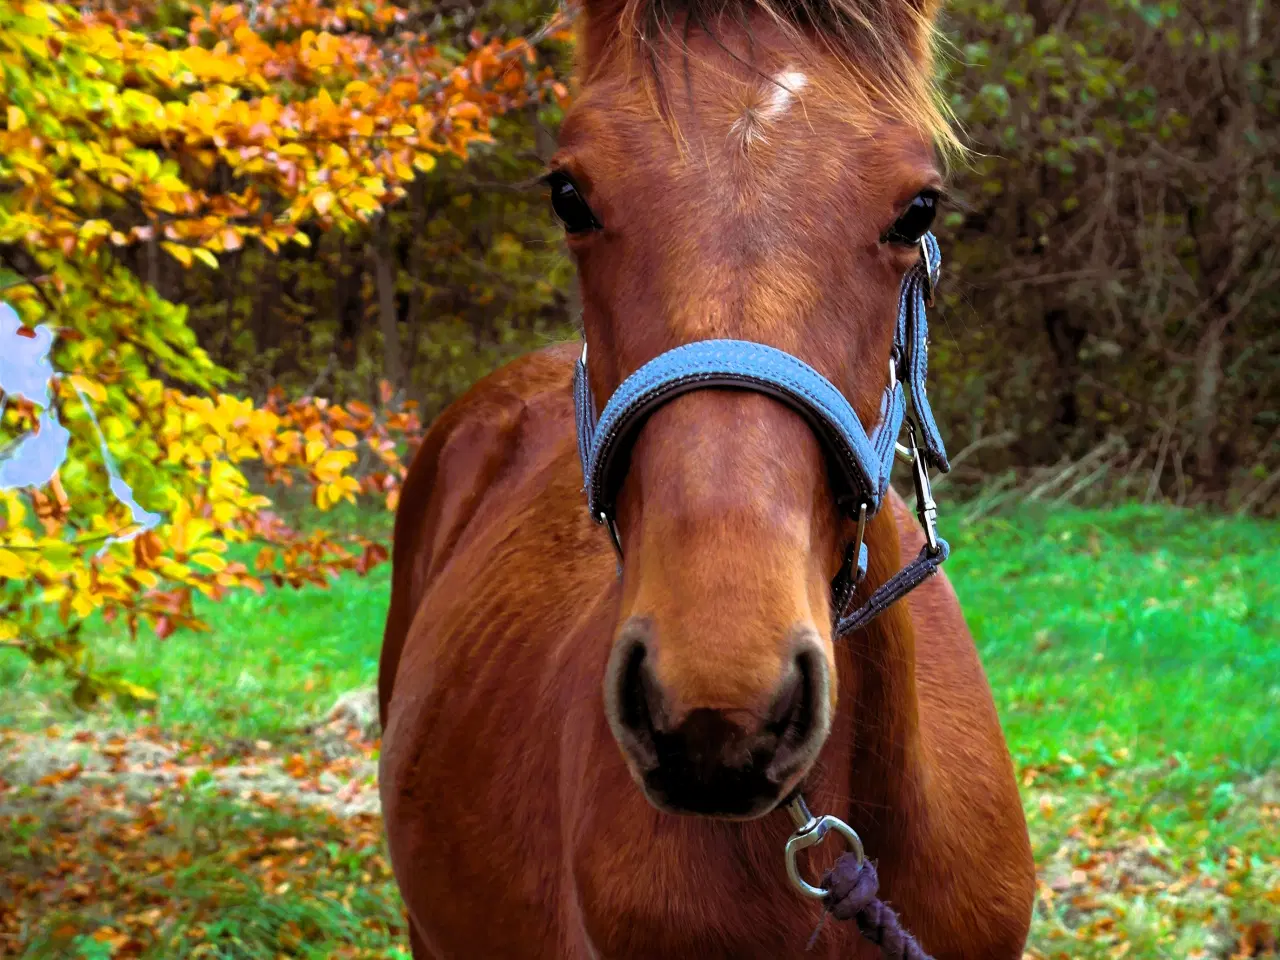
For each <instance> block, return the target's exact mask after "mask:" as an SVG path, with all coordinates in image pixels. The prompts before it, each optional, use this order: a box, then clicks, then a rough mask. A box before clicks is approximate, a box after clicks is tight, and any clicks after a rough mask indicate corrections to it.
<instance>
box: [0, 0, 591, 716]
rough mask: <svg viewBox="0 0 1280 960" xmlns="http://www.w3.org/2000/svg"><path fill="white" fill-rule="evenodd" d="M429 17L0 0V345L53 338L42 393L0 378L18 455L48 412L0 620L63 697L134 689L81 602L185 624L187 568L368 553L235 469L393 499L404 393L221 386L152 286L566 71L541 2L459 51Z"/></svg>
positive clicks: (356, 8) (405, 165) (329, 208)
mask: <svg viewBox="0 0 1280 960" xmlns="http://www.w3.org/2000/svg"><path fill="white" fill-rule="evenodd" d="M431 26H432V24H431V22H430V18H429V17H428V15H427V13H426V11H425V10H424V9H423V8H419V7H417V6H413V5H400V4H394V3H388V2H376V0H375V2H371V3H361V4H347V3H342V2H319V0H282V2H258V3H253V4H247V5H243V6H242V5H238V4H237V5H225V4H220V3H214V4H211V5H209V6H207V7H206V6H203V5H195V4H192V5H182V4H171V3H161V4H131V5H127V6H123V7H122V8H121V9H120V10H116V9H115V8H114V5H113V4H109V3H108V4H97V5H95V4H90V5H88V6H83V7H71V6H69V5H65V4H52V3H44V2H26V3H4V4H0V65H2V66H3V69H4V74H5V81H6V82H5V88H4V90H3V92H2V93H0V113H3V116H4V120H5V129H4V131H3V133H2V134H0V136H2V137H3V142H2V146H3V149H2V150H0V181H2V182H3V184H4V192H3V196H0V259H2V260H3V264H4V266H5V268H6V269H5V275H4V277H3V279H2V280H0V284H3V286H4V297H5V298H6V299H7V301H8V303H9V304H11V305H12V308H13V309H14V310H16V311H17V314H16V316H18V317H20V318H21V325H19V324H18V323H17V322H14V323H12V324H11V327H12V329H9V330H6V331H0V336H5V335H7V336H8V337H9V339H8V340H7V341H6V342H4V343H0V353H2V352H6V351H7V352H9V353H10V355H12V356H17V355H18V351H19V347H21V346H22V345H21V344H19V341H20V340H24V341H30V342H32V343H35V342H39V341H44V340H47V341H50V347H51V351H50V352H49V354H48V355H49V358H50V359H51V375H50V376H49V377H48V378H47V380H46V382H47V393H46V392H44V391H41V390H38V389H34V388H29V389H16V388H13V383H12V380H13V378H12V377H10V382H9V384H8V385H7V386H4V388H5V389H6V391H7V392H6V393H5V394H4V396H3V398H2V401H0V402H3V403H4V407H3V412H2V413H0V430H3V433H2V434H0V442H3V441H4V440H9V441H16V446H15V447H14V448H12V449H11V450H10V451H9V453H10V460H11V461H13V462H15V463H18V462H31V461H30V460H29V457H24V459H23V460H22V461H19V460H16V459H14V452H15V450H16V452H17V455H18V456H23V450H24V449H25V450H26V451H28V454H29V452H30V451H32V450H35V449H36V447H38V446H39V445H40V444H41V443H45V444H46V445H47V441H49V439H50V438H53V437H56V435H57V433H56V432H57V431H58V430H64V431H66V433H67V443H66V455H65V459H64V460H62V462H61V463H60V465H59V466H58V469H57V470H56V472H53V473H52V474H51V475H50V476H48V477H39V476H37V477H25V478H24V477H20V476H19V477H18V479H19V480H21V479H25V480H28V481H31V480H34V481H36V482H35V483H34V484H32V483H18V482H14V483H5V484H0V487H2V489H0V577H3V581H2V582H0V608H2V609H3V613H4V618H3V620H2V621H0V643H4V644H7V645H9V646H13V647H17V648H19V649H21V650H22V651H24V652H26V653H27V654H29V655H30V656H32V657H34V658H35V659H37V660H55V661H58V662H60V663H62V664H63V665H64V666H65V668H66V669H67V670H68V672H69V674H70V675H71V676H73V677H75V678H76V680H77V687H76V691H77V696H78V698H79V699H80V700H81V701H87V700H89V699H92V697H93V696H95V695H96V694H97V693H98V692H100V691H101V690H102V689H111V690H113V691H115V692H116V693H119V694H122V695H127V696H132V697H135V698H145V697H146V696H148V693H147V692H146V691H143V690H140V689H138V688H136V687H134V686H132V685H131V684H129V683H128V682H127V681H126V680H124V679H121V678H112V677H107V676H102V675H100V674H98V673H97V672H96V671H95V670H94V668H93V663H92V656H91V649H89V648H87V647H86V646H85V644H84V642H83V635H84V634H83V630H82V628H83V624H84V622H85V620H86V618H88V617H89V616H90V615H92V614H94V613H96V612H100V613H101V614H102V615H103V616H105V617H106V618H107V619H108V620H116V619H119V620H122V621H123V622H125V623H126V624H127V625H128V627H129V628H130V629H131V630H136V629H138V628H140V627H143V626H146V627H150V628H153V629H155V630H156V631H157V632H159V633H160V634H161V635H162V636H163V635H166V634H168V633H169V632H171V631H173V630H174V629H176V628H178V627H199V626H200V624H199V623H198V620H197V618H196V617H195V615H194V613H193V608H192V598H193V596H194V594H195V593H197V592H198V593H201V594H204V595H207V596H211V597H218V596H221V595H222V594H223V593H224V592H225V591H227V590H230V589H237V588H252V589H262V587H263V584H264V581H265V580H274V581H275V582H277V583H292V584H295V585H296V584H300V583H304V582H323V581H324V580H325V579H326V578H327V577H328V576H330V575H332V574H333V573H334V572H336V571H337V570H339V569H344V568H354V569H357V570H361V571H363V570H365V569H367V568H368V567H369V566H370V565H371V564H373V563H376V562H379V561H380V560H382V559H383V558H385V550H384V549H383V548H382V547H381V546H380V545H378V544H374V543H369V542H364V541H361V540H359V539H358V538H356V539H355V540H354V542H353V541H349V540H348V541H344V540H340V539H339V538H337V537H334V536H332V535H330V534H328V533H326V532H324V531H317V532H315V533H312V534H308V535H305V536H304V535H302V534H300V533H297V532H295V531H293V530H291V529H289V528H288V527H287V526H285V525H284V524H283V523H282V522H281V521H280V520H279V518H278V517H277V516H276V515H275V514H273V513H272V512H270V511H269V510H268V507H269V506H270V501H269V500H268V499H267V498H266V497H264V496H263V495H262V494H261V493H259V492H255V491H254V490H253V489H251V486H250V483H249V482H248V480H247V478H246V472H245V470H246V467H247V465H249V464H257V465H258V467H257V470H258V473H259V475H260V476H261V477H262V479H263V480H265V481H267V482H277V483H290V482H295V481H300V482H303V483H305V484H307V485H308V486H309V487H310V488H311V490H312V496H313V499H314V501H315V503H316V504H317V505H318V506H320V507H322V508H323V507H327V506H330V505H332V504H333V503H336V502H338V501H340V500H354V499H355V498H356V497H357V496H358V495H375V496H377V497H379V498H381V500H382V501H383V502H384V503H387V504H388V505H392V506H393V505H394V502H395V499H396V497H397V491H398V482H399V478H400V477H401V476H402V475H403V470H404V467H403V463H402V459H401V458H402V456H403V454H404V452H405V450H406V447H407V446H408V445H409V444H410V443H411V442H412V440H413V438H414V437H415V436H416V434H417V432H418V431H419V429H420V426H421V424H420V421H419V419H418V417H417V415H416V413H415V412H414V410H413V405H412V403H409V404H405V405H404V406H403V407H400V408H397V407H396V406H395V404H393V403H392V401H393V400H394V399H396V398H395V397H394V396H393V393H394V391H393V390H391V389H390V388H388V389H386V390H385V392H384V393H382V395H381V396H379V397H377V398H373V399H377V400H380V401H382V402H381V403H378V404H368V403H360V402H348V403H346V404H344V405H338V404H334V403H329V402H326V401H324V400H320V399H309V398H306V397H303V398H301V399H294V400H292V401H290V400H287V399H286V397H285V396H284V395H283V394H282V393H281V392H280V391H278V390H277V391H263V392H262V395H261V396H259V397H257V398H254V399H249V398H245V397H242V396H237V395H236V392H235V377H234V376H233V374H232V371H230V370H228V369H227V368H225V367H224V366H221V365H219V364H217V363H215V362H213V360H211V358H210V356H209V354H208V353H207V352H206V351H205V350H204V349H202V348H201V346H200V345H199V343H198V341H197V338H196V336H195V334H194V332H193V330H192V327H191V311H190V310H189V308H188V307H187V306H186V305H185V304H182V303H178V302H175V297H174V295H175V294H176V293H179V292H180V291H181V290H182V289H183V286H184V285H185V282H186V281H185V278H183V277H182V273H185V272H186V271H201V272H203V273H205V274H206V275H216V274H214V271H217V270H218V269H219V268H221V267H223V266H225V265H226V264H227V262H228V261H231V262H235V261H236V260H237V259H238V258H240V257H243V256H245V255H246V253H247V252H248V251H259V250H260V251H265V252H267V253H269V254H272V255H278V254H280V253H281V252H282V251H287V250H290V249H301V250H305V249H311V248H313V247H314V246H315V245H316V243H317V242H318V241H320V240H321V239H322V238H325V237H329V236H336V237H338V238H343V237H346V238H350V237H354V236H361V235H362V234H363V235H365V236H369V235H372V236H375V237H376V236H377V235H378V225H380V224H382V225H385V224H387V223H388V222H389V220H388V218H389V217H393V216H395V214H394V212H393V211H394V210H395V207H396V204H397V203H398V202H400V201H401V200H402V199H403V198H404V197H405V196H406V194H407V193H408V192H410V191H412V190H414V189H422V188H421V187H420V186H418V185H419V184H421V183H424V182H429V180H430V178H431V177H432V176H433V175H434V173H435V171H436V170H437V169H438V166H439V164H440V162H441V158H444V157H448V156H454V157H466V156H467V155H468V153H469V151H471V150H472V149H473V147H475V146H476V145H478V144H483V143H487V142H490V141H492V139H493V134H492V124H493V122H494V119H495V118H496V117H498V116H500V115H502V114H503V113H506V112H509V111H513V110H523V109H531V108H534V107H535V106H536V104H538V103H540V102H550V103H555V102H556V101H557V100H558V99H559V98H562V97H564V96H566V95H567V91H566V90H565V88H564V87H563V86H562V85H561V84H560V82H559V81H558V80H557V79H556V76H555V73H554V71H553V70H552V69H551V68H550V67H540V66H539V65H538V58H537V52H536V47H537V44H538V43H540V42H543V41H545V40H548V39H557V38H558V39H563V38H564V33H563V21H562V20H560V19H558V18H554V17H553V18H548V19H545V20H544V22H543V23H542V25H541V28H540V29H539V30H538V31H537V33H536V34H535V35H534V36H532V37H528V38H516V39H508V40H500V39H488V38H486V36H484V35H483V34H482V33H481V32H479V31H474V30H473V31H471V32H470V34H469V36H468V37H467V42H466V45H465V48H464V49H459V48H455V47H452V46H443V45H440V44H438V43H436V42H435V41H434V39H433V37H432V34H431V31H430V29H429V28H430V27H431ZM339 242H341V241H339ZM372 250H373V253H372V255H373V256H374V257H376V256H378V255H380V254H379V253H378V247H377V246H376V243H375V244H374V246H373V248H372ZM381 255H384V256H385V255H386V250H385V248H383V251H382V253H381ZM175 271H180V272H177V273H176V272H175ZM175 277H178V278H181V279H177V280H175ZM214 282H216V281H214ZM389 292H390V293H394V291H389ZM23 349H27V348H25V347H24V348H23ZM31 356H33V357H34V356H36V354H35V353H34V352H32V353H31ZM36 379H37V380H38V379H40V378H36ZM49 431H53V432H49ZM41 436H43V437H44V438H45V439H44V441H39V440H38V438H40V437H41ZM15 470H16V468H15ZM21 472H22V471H20V470H19V471H17V473H18V474H20V473H21ZM37 472H39V471H37ZM249 540H257V541H262V542H263V543H264V544H266V545H267V546H266V548H265V549H264V550H263V551H262V552H261V553H260V554H259V556H258V559H257V563H256V564H255V565H252V566H250V565H247V564H245V563H240V562H231V561H230V560H229V559H228V557H227V556H226V554H227V547H228V545H229V544H232V543H236V542H244V541H249Z"/></svg>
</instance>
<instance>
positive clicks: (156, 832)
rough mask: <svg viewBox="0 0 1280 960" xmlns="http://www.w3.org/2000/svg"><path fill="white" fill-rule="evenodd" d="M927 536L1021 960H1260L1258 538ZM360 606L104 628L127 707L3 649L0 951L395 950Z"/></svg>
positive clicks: (1063, 525) (973, 526) (1266, 887)
mask: <svg viewBox="0 0 1280 960" xmlns="http://www.w3.org/2000/svg"><path fill="white" fill-rule="evenodd" d="M946 532H947V533H948V534H950V535H951V541H952V544H953V547H954V554H953V557H952V559H951V560H950V561H949V562H948V565H947V567H948V572H949V573H950V574H951V576H952V578H953V580H954V582H955V584H956V588H957V591H958V592H959V594H960V597H961V600H962V602H963V603H964V606H965V611H966V615H967V616H968V618H969V622H970V625H971V626H972V628H973V631H974V634H975V636H976V637H977V639H978V642H979V646H980V648H981V651H982V655H983V661H984V663H985V665H986V667H987V671H988V674H989V676H990V679H991V683H992V686H993V688H994V690H995V692H996V698H997V703H998V705H999V708H1000V714H1001V718H1002V720H1003V723H1004V726H1005V730H1006V733H1007V735H1008V738H1009V744H1010V749H1011V750H1012V752H1013V755H1014V759H1015V762H1016V764H1017V767H1018V770H1019V775H1020V777H1021V782H1022V786H1023V798H1024V805H1025V808H1026V811H1027V818H1028V824H1029V827H1030V830H1031V835H1032V841H1033V845H1034V849H1035V854H1036V860H1037V864H1038V866H1039V873H1040V895H1039V898H1038V901H1037V904H1036V912H1035V921H1034V928H1033V932H1032V939H1031V942H1030V943H1029V944H1028V950H1027V957H1028V958H1042V960H1049V958H1053V960H1069V958H1071V960H1074V958H1083V960H1093V958H1109V957H1126V956H1127V957H1131V958H1135V957H1141V958H1157V957H1158V958H1164V957H1168V958H1179V960H1181V958H1231V957H1236V958H1243V957H1258V956H1272V955H1275V954H1276V952H1277V946H1276V939H1277V935H1280V644H1277V643H1276V640H1277V638H1278V637H1280V577H1277V576H1276V575H1275V570H1276V569H1277V567H1278V566H1280V527H1278V526H1277V525H1276V524H1274V523H1270V524H1266V523H1258V522H1252V521H1244V520H1228V519H1212V518H1205V517H1199V516H1196V515H1194V514H1190V513H1186V512H1181V511H1172V510H1166V509H1158V510H1157V509H1138V508H1128V509H1124V510H1116V511H1109V512H1082V511H1075V510H1057V511H1052V512H1049V511H1044V512H1034V511H1030V510H1026V509H1024V510H1022V511H1020V512H1018V513H1016V514H1014V515H1012V516H1005V517H996V518H987V519H981V520H973V521H969V522H962V521H961V519H960V518H957V517H954V516H953V519H952V521H951V525H950V527H949V528H948V529H947V531H946ZM387 589H388V579H387V571H386V568H385V567H384V568H382V569H381V570H379V571H377V572H376V573H375V574H373V575H372V576H370V577H369V578H366V579H361V578H357V577H352V578H350V579H344V580H342V581H339V582H338V583H336V584H335V585H334V586H333V588H332V589H330V590H327V591H318V590H306V591H302V592H297V593H293V592H289V593H285V592H274V593H268V594H267V595H265V596H264V597H261V598H259V597H255V596H253V595H250V594H245V595H237V596H236V597H234V598H230V599H228V600H225V601H224V602H223V603H221V604H219V605H217V606H209V607H207V608H206V609H205V613H206V614H207V616H208V619H209V621H210V623H211V625H212V626H213V630H212V631H211V632H210V633H208V634H200V635H186V636H184V635H181V634H179V635H176V636H174V637H171V638H170V639H169V640H167V641H164V642H160V641H156V640H154V639H142V640H139V641H138V642H136V643H131V642H130V641H128V640H127V639H126V638H125V637H123V636H122V635H120V634H119V633H117V632H115V631H114V630H113V629H111V628H108V627H106V626H102V627H101V639H100V641H99V642H98V643H96V644H95V649H96V650H97V652H98V654H97V655H98V657H99V659H100V661H101V662H104V663H108V664H110V665H112V666H117V667H119V668H120V669H121V670H123V671H124V672H125V673H126V675H128V676H129V677H130V678H131V679H133V680H135V681H137V682H140V683H143V684H147V685H149V686H151V687H153V688H154V689H156V690H158V691H159V694H160V699H159V702H158V704H157V706H156V708H155V709H154V710H152V711H149V712H146V713H129V712H126V711H124V710H122V709H120V708H119V707H112V706H110V705H108V706H107V707H105V708H103V709H100V710H99V711H97V712H95V713H93V714H89V715H86V714H80V713H77V712H76V711H75V709H74V708H73V707H71V706H70V705H69V703H68V701H67V699H66V695H65V691H64V689H63V688H62V687H61V686H60V685H59V682H58V678H57V677H55V676H52V675H50V674H48V673H47V672H44V671H39V670H35V669H33V668H31V667H30V665H29V664H27V663H26V662H25V661H23V660H21V659H19V658H18V657H17V656H16V655H13V654H10V653H9V652H8V651H0V690H3V691H4V693H3V694H0V867H2V869H0V957H23V958H37V957H40V958H43V957H57V958H106V957H137V956H142V957H147V958H172V957H218V958H245V960H249V958H255V960H256V958H268V957H270V958H275V957H281V956H284V957H308V958H310V957H315V958H319V957H379V958H383V957H391V958H394V957H401V958H407V956H408V953H407V950H406V949H405V947H404V943H405V940H404V929H403V924H402V917H401V911H400V907H399V902H398V896H397V893H396V890H395V885H394V882H393V881H392V879H391V876H390V872H389V870H388V867H387V861H386V858H385V852H384V847H383V841H382V836H381V830H380V826H379V823H378V819H377V803H376V790H375V787H374V773H375V770H376V758H377V740H376V723H375V722H374V721H373V719H372V714H371V712H370V711H371V701H370V700H369V697H368V689H369V686H370V684H371V683H372V681H373V678H374V675H375V673H376V663H377V655H378V645H379V640H380V637H381V630H382V617H383V614H384V611H385V604H386V594H387ZM780 862H781V861H780Z"/></svg>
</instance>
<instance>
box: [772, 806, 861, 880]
mask: <svg viewBox="0 0 1280 960" xmlns="http://www.w3.org/2000/svg"><path fill="white" fill-rule="evenodd" d="M831 830H834V831H835V832H836V833H838V834H840V836H842V837H844V840H845V843H847V844H848V845H849V849H850V850H852V851H853V852H854V853H855V854H856V855H857V857H858V866H862V861H863V859H864V858H865V855H864V853H863V850H862V839H861V838H860V837H859V836H858V834H857V832H856V831H855V830H854V829H853V827H851V826H849V825H848V824H847V823H845V822H844V821H843V820H841V819H840V818H839V817H832V816H825V817H815V818H814V819H813V820H810V821H809V823H807V824H806V825H805V826H804V827H802V828H801V829H799V830H797V831H796V832H795V833H793V834H792V835H791V839H789V840H788V841H787V849H786V859H787V876H788V877H789V878H790V879H791V885H792V886H793V887H795V888H796V889H797V890H798V891H800V893H802V894H803V895H804V896H806V897H812V898H813V899H814V900H821V899H823V898H824V897H826V895H827V891H826V890H824V889H822V887H815V886H813V885H812V884H811V883H809V882H808V881H807V880H805V879H804V877H802V876H800V869H799V867H797V866H796V854H797V853H799V852H800V851H801V850H805V849H807V848H809V847H812V846H814V845H816V844H819V843H821V842H822V841H823V838H825V837H826V835H827V833H828V832H829V831H831Z"/></svg>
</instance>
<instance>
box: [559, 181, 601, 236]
mask: <svg viewBox="0 0 1280 960" xmlns="http://www.w3.org/2000/svg"><path fill="white" fill-rule="evenodd" d="M547 183H548V184H549V185H550V186H551V209H552V210H553V211H555V215H556V217H557V218H559V220H560V222H561V223H563V224H564V229H565V232H566V233H590V232H591V231H592V230H599V229H600V221H599V220H597V219H596V215H595V214H594V213H592V212H591V208H590V207H589V206H587V201H586V200H584V199H582V194H581V193H579V192H578V185H577V184H576V183H574V182H573V178H572V177H570V176H569V175H568V174H567V173H564V172H563V171H560V170H557V171H555V172H554V173H552V174H551V175H550V176H548V177H547Z"/></svg>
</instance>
